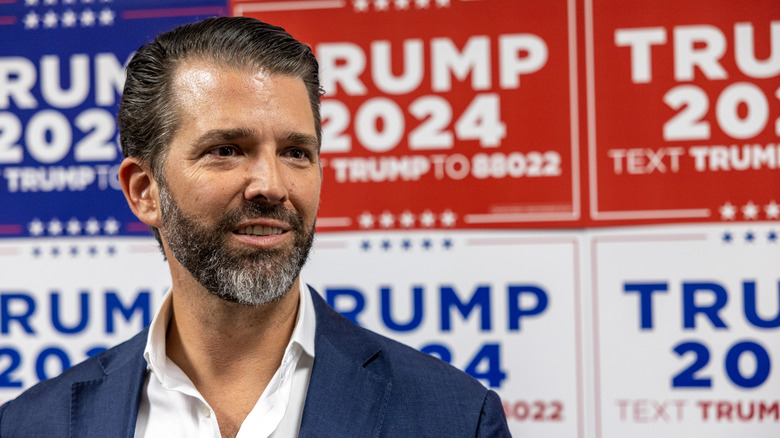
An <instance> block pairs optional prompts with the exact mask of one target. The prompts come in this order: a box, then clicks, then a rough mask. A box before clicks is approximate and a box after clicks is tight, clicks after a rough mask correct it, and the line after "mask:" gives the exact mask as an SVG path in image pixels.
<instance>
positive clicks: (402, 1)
mask: <svg viewBox="0 0 780 438" xmlns="http://www.w3.org/2000/svg"><path fill="white" fill-rule="evenodd" d="M409 1H410V0H395V8H396V9H402V10H403V9H408V8H409Z"/></svg>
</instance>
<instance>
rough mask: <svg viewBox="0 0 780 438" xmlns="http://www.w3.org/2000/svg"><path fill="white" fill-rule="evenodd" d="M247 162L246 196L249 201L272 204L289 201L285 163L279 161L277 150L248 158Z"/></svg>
mask: <svg viewBox="0 0 780 438" xmlns="http://www.w3.org/2000/svg"><path fill="white" fill-rule="evenodd" d="M247 163H248V165H247V170H246V172H247V177H246V178H247V184H246V188H245V189H244V198H246V199H247V200H248V201H256V202H268V203H272V204H282V203H284V202H285V201H287V188H286V185H285V179H284V175H283V170H284V164H282V163H280V162H279V160H278V157H277V156H276V153H275V152H271V151H268V152H263V153H261V154H259V155H258V156H257V157H254V158H253V159H250V160H247Z"/></svg>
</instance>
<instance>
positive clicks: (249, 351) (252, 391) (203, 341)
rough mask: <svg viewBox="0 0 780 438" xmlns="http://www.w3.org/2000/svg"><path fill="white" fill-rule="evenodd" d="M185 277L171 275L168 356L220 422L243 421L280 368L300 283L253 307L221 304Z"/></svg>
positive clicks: (217, 299)
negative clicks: (279, 297)
mask: <svg viewBox="0 0 780 438" xmlns="http://www.w3.org/2000/svg"><path fill="white" fill-rule="evenodd" d="M186 277H189V276H188V275H187V276H185V278H182V277H181V276H179V277H178V278H177V276H174V286H173V292H172V300H173V302H172V308H173V311H172V317H171V321H170V325H169V327H168V332H167V337H166V353H167V355H168V357H169V358H170V359H171V360H172V361H173V362H174V363H175V364H176V365H178V366H179V368H181V369H182V371H184V373H185V374H187V376H188V377H189V378H190V380H191V381H192V383H193V384H194V385H195V387H196V388H197V389H198V391H199V392H200V393H201V395H203V397H204V399H205V400H206V401H207V402H208V403H209V405H210V406H211V407H212V408H213V409H214V410H215V411H216V412H217V417H218V418H220V417H235V419H236V420H239V419H240V420H243V418H244V417H245V416H246V414H248V413H249V411H251V409H252V407H253V406H254V404H255V403H256V402H257V400H258V398H260V395H261V394H262V393H263V391H264V390H265V387H266V386H267V385H268V383H269V382H270V380H271V378H272V377H273V375H274V373H275V372H276V370H277V369H278V368H279V366H280V365H281V362H282V357H283V356H284V351H285V348H286V347H287V344H288V343H289V340H290V338H291V336H292V332H293V329H294V328H295V323H296V321H297V316H298V300H299V297H300V294H299V292H298V291H299V281H300V280H299V279H296V280H295V283H294V284H293V286H292V288H290V291H288V292H287V294H285V295H284V296H283V297H282V298H281V299H280V300H277V301H275V302H272V303H269V304H266V305H263V306H258V307H254V306H247V305H242V304H237V303H232V302H228V301H225V300H224V299H222V298H219V297H217V296H215V295H213V294H211V293H209V292H208V291H206V290H205V289H203V287H202V286H201V285H200V284H198V283H197V282H196V281H195V280H194V279H192V277H189V278H186ZM239 424H240V421H239Z"/></svg>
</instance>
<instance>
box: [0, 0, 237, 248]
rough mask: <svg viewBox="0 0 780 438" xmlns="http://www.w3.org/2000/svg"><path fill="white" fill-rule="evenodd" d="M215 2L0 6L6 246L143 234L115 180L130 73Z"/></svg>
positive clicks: (217, 7)
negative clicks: (143, 54)
mask: <svg viewBox="0 0 780 438" xmlns="http://www.w3.org/2000/svg"><path fill="white" fill-rule="evenodd" d="M225 12H226V6H225V4H224V2H219V1H215V0H197V1H189V0H179V1H166V2H160V1H156V0H126V1H120V0H18V1H3V2H0V41H2V47H3V50H2V53H1V54H0V199H1V200H2V208H0V237H27V236H31V237H60V236H68V237H75V236H112V235H118V234H129V235H133V234H136V235H138V234H139V233H140V234H146V233H147V230H146V227H144V226H143V225H142V224H139V223H138V220H137V219H135V217H134V216H133V215H132V213H131V212H130V209H129V208H128V207H127V205H126V203H125V200H124V197H123V196H122V192H121V188H120V186H119V181H118V178H117V172H118V164H119V162H120V161H121V158H122V153H121V149H120V146H119V135H118V134H119V133H118V131H117V129H116V123H115V118H116V110H117V105H118V101H119V96H120V95H121V92H122V87H123V85H124V65H125V64H126V62H127V61H128V60H129V57H130V56H131V54H132V53H133V52H134V51H135V50H136V49H138V47H140V46H141V44H143V43H145V42H147V41H149V40H151V39H152V38H153V37H154V35H156V34H157V33H159V32H162V31H165V30H168V29H171V28H173V27H175V26H177V25H179V24H183V23H186V22H190V21H194V20H196V19H198V18H204V17H206V16H209V15H224V13H225Z"/></svg>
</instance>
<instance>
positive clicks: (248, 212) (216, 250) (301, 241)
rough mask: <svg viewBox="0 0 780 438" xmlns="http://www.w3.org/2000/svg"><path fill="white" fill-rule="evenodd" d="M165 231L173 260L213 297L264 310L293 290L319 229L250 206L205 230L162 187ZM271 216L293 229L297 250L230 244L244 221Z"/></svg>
mask: <svg viewBox="0 0 780 438" xmlns="http://www.w3.org/2000/svg"><path fill="white" fill-rule="evenodd" d="M159 187H160V209H161V211H162V226H161V227H160V230H161V232H162V235H163V236H165V240H166V242H167V243H168V248H169V249H170V251H171V253H172V254H173V256H174V257H175V258H176V260H178V261H179V263H180V264H181V265H182V266H184V268H185V269H187V271H189V272H190V274H192V276H193V277H194V278H195V280H197V281H198V283H200V284H201V285H203V287H204V288H205V289H206V290H208V291H209V292H211V293H212V294H214V295H216V296H218V297H220V298H222V299H224V300H226V301H230V302H234V303H239V304H245V305H250V306H262V305H264V304H268V303H271V302H273V301H276V300H278V299H280V298H281V297H283V296H284V295H285V294H286V293H287V292H288V291H290V289H291V288H292V286H293V284H294V283H295V280H296V279H297V278H298V275H299V274H300V272H301V268H303V265H304V264H305V263H306V260H307V259H308V257H309V250H310V249H311V246H312V243H313V241H314V227H313V226H312V228H311V229H310V230H308V232H307V231H306V230H305V229H304V225H303V218H302V217H301V215H300V214H298V213H293V212H290V211H289V210H287V209H286V208H285V207H284V206H281V205H278V204H263V203H255V202H249V201H247V202H245V203H244V204H242V206H241V207H240V208H239V209H237V210H234V211H229V212H227V213H225V215H224V216H223V217H222V218H221V219H220V220H219V221H218V222H217V224H216V225H214V226H213V227H204V226H201V225H199V224H197V223H196V222H195V221H194V220H193V219H192V218H190V217H188V216H187V215H186V214H185V213H184V212H183V211H181V209H180V208H179V205H178V204H177V203H176V200H175V199H173V196H171V194H170V193H169V191H168V190H167V188H166V187H164V185H163V184H161V185H160V186H159ZM259 217H264V218H271V219H276V220H280V221H283V222H285V223H287V224H289V225H290V226H291V229H290V231H288V232H289V233H294V237H295V239H294V242H293V248H292V250H283V249H263V248H243V249H241V250H235V249H230V248H229V247H228V246H227V245H226V242H225V235H226V233H229V232H231V230H233V229H234V228H235V227H236V226H237V225H238V224H239V223H240V222H241V221H243V220H246V219H254V218H259Z"/></svg>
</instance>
